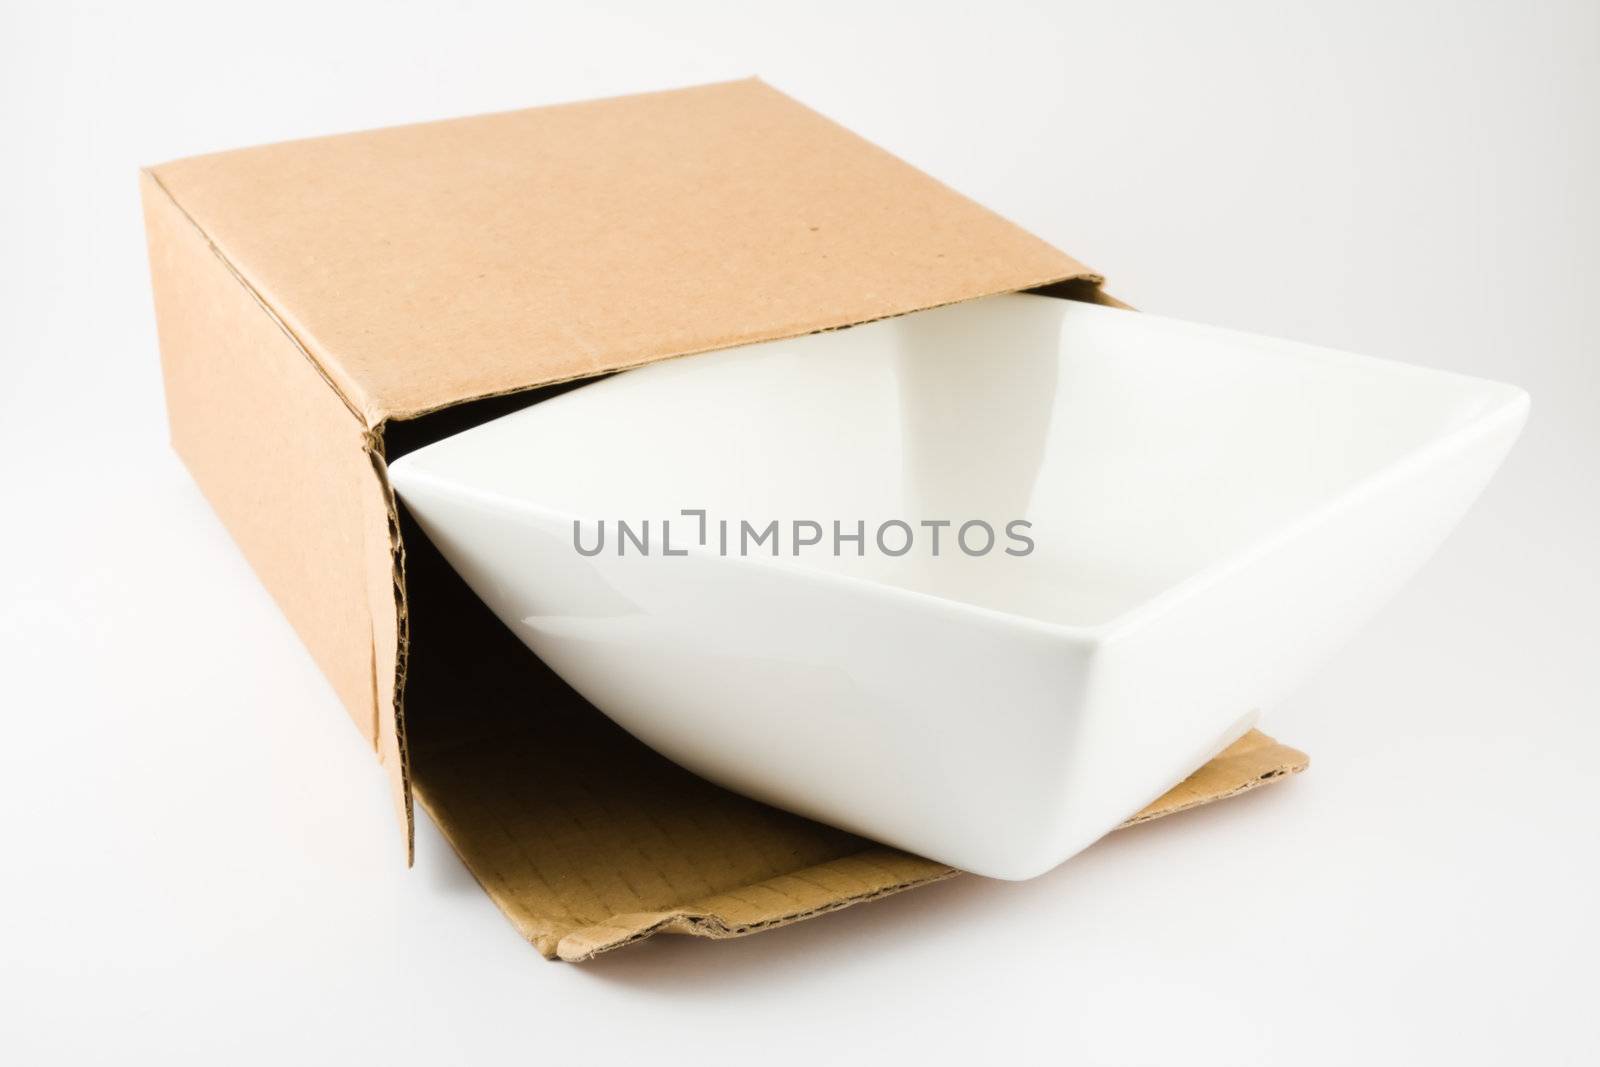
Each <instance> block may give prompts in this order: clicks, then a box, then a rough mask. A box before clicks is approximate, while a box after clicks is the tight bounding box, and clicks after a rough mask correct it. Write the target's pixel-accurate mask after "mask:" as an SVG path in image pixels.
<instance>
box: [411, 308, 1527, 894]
mask: <svg viewBox="0 0 1600 1067" xmlns="http://www.w3.org/2000/svg"><path fill="white" fill-rule="evenodd" d="M1527 409H1528V400H1527V396H1526V394H1524V393H1523V392H1522V391H1521V390H1519V389H1516V388H1514V387H1511V386H1506V385H1499V384H1495V383H1492V382H1486V381H1480V380H1476V379H1471V378H1465V377H1460V376H1457V375H1453V374H1446V373H1442V372H1438V371H1431V370H1424V369H1420V368H1417V367H1411V366H1406V365H1402V364H1398V363H1391V362H1385V361H1381V360H1376V359H1369V358H1364V357H1361V356H1354V355H1348V354H1345V353H1340V352H1332V351H1327V350H1324V349H1320V348H1312V347H1308V346H1305V345H1299V344H1291V343H1288V342H1283V341H1273V340H1266V339H1263V338H1259V337H1253V336H1248V335H1244V334H1239V333H1232V332H1227V331H1223V330H1218V329H1212V328H1208V327H1204V326H1196V325H1191V324H1188V323H1183V322H1174V321H1170V320H1167V319H1161V318H1157V317H1155V316H1152V315H1144V314H1136V313H1133V312H1126V311H1119V310H1113V309H1109V308H1103V307H1098V306H1092V305H1085V304H1080V303H1073V302H1070V301H1065V300H1057V299H1051V298H1046V297H1035V296H1002V297H992V298H989V299H985V300H980V301H974V302H971V303H966V304H960V305H956V306H953V307H949V308H942V309H938V310H934V311H928V312H923V313H920V314H916V315H909V316H905V317H902V318H897V319H891V320H887V321H883V322H877V323H872V324H869V325H865V326H859V327H856V328H854V329H850V330H844V331H839V332H835V333H827V334H818V335H813V336H808V337H802V338H797V339H794V340H789V341H779V342H773V343H769V344H761V345H752V346H748V347H745V348H740V349H733V350H729V351H724V352H717V353H712V354H708V355H702V356H693V357H689V358H685V359H679V360H673V361H669V362H665V363H659V364H655V365H652V366H649V367H645V368H642V369H640V370H635V371H630V372H627V373H624V374H620V375H617V376H615V377H612V378H609V379H606V380H604V381H601V382H598V383H596V384H593V385H589V386H586V387H584V388H581V389H578V390H575V391H573V392H570V393H567V394H565V395H563V396H560V397H557V398H555V399H552V400H549V401H546V402H544V403H541V404H538V405H535V406H533V407H530V408H527V409H525V410H523V411H520V412H517V413H516V414H513V415H509V416H506V417H504V418H501V419H498V420H496V421H494V422H490V423H487V424H485V425H482V426H479V427H477V428H475V429H472V430H469V431H467V432H465V433H461V434H458V435H456V436H454V437H450V438H447V439H445V440H442V441H440V442H438V443H436V444H433V445H430V446H428V447H426V448H423V449H421V450H419V451H417V452H415V453H413V454H411V455H409V456H406V457H404V458H402V459H400V460H399V461H398V462H396V463H395V464H394V466H393V467H392V468H391V471H390V474H391V476H392V478H393V480H394V485H395V487H396V489H397V490H398V491H399V494H400V496H401V497H402V498H403V499H404V501H405V503H406V505H407V506H408V507H409V508H410V509H411V511H412V513H413V514H414V515H415V516H416V518H417V520H418V522H420V524H421V525H422V527H423V528H424V529H425V530H426V531H427V533H428V535H429V537H431V538H432V539H433V541H434V542H435V543H436V544H437V545H438V547H439V548H440V549H441V550H442V552H443V553H444V555H445V557H446V558H447V559H448V560H449V561H450V562H451V564H452V565H453V566H454V567H455V568H456V569H457V570H458V571H459V572H460V573H461V574H462V576H463V577H464V578H465V579H466V581H467V582H468V583H469V584H470V585H471V586H472V588H473V589H475V590H476V591H477V593H478V594H479V595H480V596H482V597H483V599H484V600H485V601H486V602H487V603H488V604H489V605H490V607H491V608H493V609H494V611H495V612H496V613H497V614H498V615H499V617H500V618H501V619H503V620H504V621H505V622H506V624H507V625H508V626H510V627H511V628H512V629H513V630H514V631H516V633H517V634H518V635H519V636H520V637H521V638H522V639H523V640H524V641H525V642H526V643H527V644H528V645H529V646H530V647H531V648H532V649H533V650H534V651H535V652H537V653H538V654H539V656H540V657H541V658H542V659H543V660H544V661H545V662H546V663H548V664H549V665H550V666H551V667H552V668H553V669H554V670H556V671H557V672H558V673H559V674H560V675H561V676H562V677H563V678H565V679H566V680H567V681H568V682H569V683H570V684H571V685H572V686H573V687H575V688H576V689H577V690H578V691H579V692H581V693H582V694H583V695H584V696H585V697H587V698H588V699H589V700H590V701H592V702H593V703H594V704H595V705H596V706H597V707H598V708H600V709H601V710H603V711H604V712H605V713H606V714H608V715H610V716H611V717H612V718H613V719H615V720H616V721H617V722H618V723H620V724H621V725H622V726H624V727H625V728H626V729H628V730H629V731H631V732H632V733H634V734H635V735H637V736H638V737H639V738H641V739H642V740H643V741H645V742H646V743H647V744H649V745H651V746H653V747H654V748H656V749H657V750H658V751H660V752H662V753H663V754H665V755H666V756H668V757H669V758H671V759H673V760H675V761H677V762H678V763H680V764H682V765H684V766H686V767H688V768H690V769H691V770H693V771H696V772H698V773H699V774H702V775H704V776H705V777H707V778H710V779H712V780H714V781H716V782H719V783H721V784H723V785H725V786H727V787H729V788H731V789H735V790H738V791H740V792H742V793H746V794H749V795H751V796H754V797H757V798H759V799H761V800H765V801H768V802H770V803H772V804H775V805H778V806H779V807H783V808H787V809H790V810H792V811H796V812H800V813H802V814H804V815H807V816H810V817H813V818H816V819H819V820H821V821H823V822H828V823H832V824H835V825H838V826H842V827H845V828H847V829H850V830H853V831H856V832H858V833H861V834H863V835H865V836H868V837H872V838H876V839H878V840H880V841H884V842H887V843H889V844H893V845H897V846H899V847H901V848H904V849H908V850H910V851H912V852H916V853H920V854H922V855H926V856H930V857H933V858H936V859H939V860H942V861H945V862H947V863H950V864H952V865H954V866H956V867H961V868H965V869H967V870H971V871H975V872H978V873H980V874H986V875H991V876H995V877H1001V878H1025V877H1029V876H1031V875H1035V874H1039V873H1041V872H1043V871H1045V870H1047V869H1049V868H1050V867H1053V866H1055V865H1056V864H1057V863H1060V862H1061V861H1062V860H1063V859H1065V858H1067V857H1068V856H1070V855H1071V854H1073V853H1074V852H1076V851H1077V850H1079V849H1081V848H1083V847H1084V846H1085V845H1087V844H1089V843H1090V842H1091V841H1093V840H1094V839H1095V838H1097V837H1099V836H1100V835H1101V834H1103V833H1105V832H1106V831H1108V830H1110V829H1111V828H1112V827H1114V826H1115V825H1116V824H1117V823H1118V822H1119V821H1121V820H1122V819H1123V818H1124V817H1126V816H1128V815H1129V814H1131V813H1132V812H1134V811H1136V810H1138V809H1139V808H1140V807H1141V806H1143V805H1144V804H1145V803H1146V802H1148V801H1150V800H1152V799H1154V798H1155V797H1156V796H1158V795H1160V794H1161V793H1162V792H1163V791H1165V790H1166V789H1167V788H1169V787H1170V786H1172V785H1173V784H1174V783H1176V782H1178V781H1179V780H1181V779H1182V778H1183V777H1185V776H1186V775H1188V774H1189V773H1190V772H1192V771H1193V770H1195V769H1196V768H1197V767H1199V766H1200V765H1201V764H1203V763H1204V762H1206V760H1208V759H1209V758H1210V757H1211V756H1213V755H1214V754H1216V753H1217V752H1218V751H1220V750H1221V749H1222V748H1224V747H1225V746H1226V745H1228V744H1229V743H1230V742H1232V741H1233V740H1234V739H1235V738H1237V737H1238V736H1240V735H1241V734H1242V733H1244V732H1245V730H1247V729H1248V728H1249V727H1250V726H1251V725H1252V724H1253V723H1254V722H1255V721H1256V718H1257V713H1258V709H1260V708H1263V707H1266V706H1270V705H1271V704H1272V703H1273V702H1274V701H1275V700H1278V699H1279V698H1280V697H1281V696H1282V695H1283V694H1284V693H1285V692H1286V691H1287V690H1288V689H1289V688H1290V687H1291V686H1292V685H1293V684H1294V683H1295V682H1296V681H1297V680H1298V679H1299V678H1300V677H1301V676H1302V675H1303V674H1304V673H1305V672H1306V671H1307V669H1308V668H1310V667H1311V666H1313V665H1314V664H1316V663H1317V662H1318V661H1320V660H1322V659H1323V658H1324V657H1326V656H1327V655H1328V654H1329V653H1330V652H1331V651H1332V650H1333V649H1334V648H1335V647H1336V646H1337V645H1339V644H1340V643H1341V642H1342V641H1344V640H1345V639H1346V638H1347V637H1348V636H1349V635H1350V634H1351V632H1352V631H1354V630H1355V629H1356V628H1357V627H1358V626H1359V625H1360V624H1361V623H1362V622H1363V621H1364V620H1365V619H1366V618H1367V617H1368V616H1370V615H1371V614H1372V613H1373V612H1374V611H1376V610H1377V608H1378V607H1379V606H1380V605H1382V604H1383V603H1384V601H1386V600H1387V599H1388V598H1389V596H1390V595H1391V594H1393V593H1394V592H1395V591H1396V589H1398V588H1399V586H1400V585H1401V584H1402V583H1403V582H1404V581H1405V580H1406V579H1407V578H1408V577H1409V576H1410V575H1411V574H1412V573H1413V572H1414V571H1416V569H1417V568H1418V567H1419V566H1420V565H1421V564H1422V563H1423V561H1424V560H1425V559H1426V558H1427V557H1428V555H1429V554H1430V553H1431V552H1432V551H1433V550H1434V548H1435V547H1436V546H1437V545H1438V544H1439V542H1440V541H1441V539H1443V538H1444V536H1445V535H1446V533H1448V532H1449V530H1450V529H1451V527H1452V526H1454V525H1455V523H1456V522H1457V520H1458V519H1460V517H1461V515H1462V513H1463V512H1464V511H1465V510H1466V508H1467V506H1468V505H1469V504H1470V503H1471V501H1472V500H1473V499H1474V498H1475V497H1476V496H1477V495H1478V493H1479V491H1480V490H1481V489H1482V488H1483V486H1484V484H1485V482H1486V481H1487V480H1488V478H1489V476H1490V475H1491V474H1492V473H1493V471H1494V469H1495V467H1496V466H1497V465H1498V464H1499V463H1500V461H1501V459H1502V458H1503V457H1504V455H1505V453H1506V451H1507V449H1508V448H1509V447H1510V446H1511V444H1512V442H1513V441H1514V440H1515V438H1516V436H1517V434H1518V432H1519V431H1520V429H1521V427H1522V424H1523V421H1524V419H1525V417H1526V413H1527ZM685 510H703V511H705V512H706V530H705V532H706V534H707V537H706V544H705V545H703V546H702V545H700V544H698V543H697V542H698V539H699V533H700V517H699V516H698V515H685V514H683V512H684V511H685ZM574 520H581V527H580V530H579V531H578V532H579V535H580V536H579V538H578V541H577V544H578V545H581V546H582V547H583V548H584V549H585V550H590V549H593V548H594V546H595V541H596V537H597V536H598V524H599V523H600V521H602V520H604V522H605V525H606V535H607V539H606V541H605V547H604V550H603V551H601V552H600V553H599V554H597V555H593V556H587V555H583V554H581V553H580V552H579V550H578V548H577V547H576V546H575V542H574V528H573V527H574ZM618 520H625V521H626V522H627V523H628V524H629V527H630V529H631V530H632V532H633V534H634V536H633V537H632V538H630V539H619V538H618V536H617V534H618V529H617V525H616V524H617V522H618ZM772 520H776V521H777V522H778V523H779V527H778V530H777V537H776V543H777V549H778V552H779V555H778V556H776V557H773V556H772V555H770V554H769V542H767V541H763V542H760V543H758V544H756V545H755V548H754V551H753V552H749V553H747V554H743V555H741V554H740V542H739V533H740V531H741V527H740V523H741V521H743V522H749V523H750V524H751V528H752V530H753V531H755V532H758V533H759V532H764V531H765V529H766V527H767V524H768V523H769V521H772ZM796 520H802V521H807V520H808V521H811V522H815V523H817V524H818V526H819V528H820V529H821V531H822V534H823V536H822V541H821V543H820V544H818V545H803V544H802V545H800V546H799V547H798V555H797V554H795V553H796V544H795V542H801V541H806V540H809V539H810V537H811V536H812V533H813V531H812V528H811V527H810V526H805V525H803V526H801V527H799V528H796V527H795V526H794V522H795V521H796ZM895 520H899V521H901V522H904V523H905V524H906V529H904V530H902V528H901V527H899V526H895V525H888V526H885V525H883V524H885V523H892V522H893V521H895ZM924 520H928V521H935V520H946V521H949V522H951V523H952V525H951V526H949V527H930V526H924V525H922V523H923V521H924ZM646 521H648V523H649V527H650V542H649V552H648V554H646V553H645V552H643V551H642V550H641V549H640V545H639V541H640V537H639V534H640V533H641V532H642V529H643V524H644V523H645V522H646ZM720 521H727V522H729V523H730V524H731V528H732V532H733V535H734V536H733V539H732V540H733V543H732V544H730V546H729V554H728V555H723V554H721V547H720V537H719V529H720V527H719V522H720ZM835 521H838V522H840V523H841V526H840V532H841V533H843V534H849V533H852V532H855V531H856V529H857V526H856V524H857V523H858V522H859V523H862V524H863V525H862V527H861V529H862V530H863V532H864V533H865V538H864V543H863V544H862V546H861V549H860V551H861V554H860V555H858V554H857V546H856V545H855V543H854V542H852V541H849V540H844V541H842V542H841V543H840V544H839V547H840V548H841V549H842V550H843V554H842V555H839V556H835V555H834V554H833V549H834V547H835V545H834V542H833V529H832V523H834V522H835ZM1017 521H1021V522H1023V523H1027V524H1029V525H1026V526H1014V527H1010V533H1009V534H1008V530H1007V528H1008V526H1010V524H1011V523H1013V522H1017ZM663 522H666V523H668V530H669V531H670V532H669V533H668V534H667V536H668V538H669V545H670V548H671V549H672V551H673V552H675V553H676V552H679V551H684V552H685V554H684V555H667V554H665V553H664V551H663V549H664V547H668V546H664V545H663V543H662V538H663ZM977 522H984V523H987V524H989V529H991V530H993V531H994V533H995V543H994V546H993V548H991V549H990V550H989V551H988V552H987V553H985V554H981V555H969V554H967V552H966V551H963V550H962V547H961V544H960V543H958V542H957V540H956V538H957V534H958V532H959V528H960V527H961V526H962V525H963V524H968V523H977ZM880 530H881V531H884V532H886V534H887V536H886V538H885V540H884V543H883V544H882V545H880V544H878V543H877V540H878V539H877V536H876V535H877V533H878V532H879V531H880ZM936 530H937V532H938V533H939V534H940V541H941V543H940V546H939V547H940V553H939V554H938V555H937V556H936V555H934V554H933V552H932V545H931V535H932V534H933V533H934V532H935V531H936ZM983 530H984V528H983V527H982V526H978V525H970V526H968V528H967V532H968V537H967V538H966V542H965V544H966V546H967V548H969V549H972V550H976V549H977V548H979V547H981V546H982V545H983V543H984V541H985V537H984V532H983ZM906 532H909V533H910V534H911V535H912V548H911V549H910V550H909V551H907V552H905V553H904V554H902V555H893V554H891V553H892V552H894V551H895V550H897V549H899V548H900V547H901V546H902V543H903V542H904V541H905V540H906V537H905V533H906ZM1012 535H1020V536H1012ZM1023 538H1026V539H1028V540H1029V541H1031V543H1032V545H1033V549H1032V551H1031V552H1029V553H1028V554H1026V555H1011V554H1007V552H1006V551H1005V550H1006V549H1007V548H1010V549H1012V550H1013V551H1015V552H1021V551H1023V549H1024V542H1023V540H1022V539H1023ZM619 544H620V547H621V549H622V551H623V553H624V554H622V555H619V554H618V549H619ZM746 547H748V546H746ZM528 713H529V714H530V715H537V714H539V709H538V708H537V707H530V708H529V709H528Z"/></svg>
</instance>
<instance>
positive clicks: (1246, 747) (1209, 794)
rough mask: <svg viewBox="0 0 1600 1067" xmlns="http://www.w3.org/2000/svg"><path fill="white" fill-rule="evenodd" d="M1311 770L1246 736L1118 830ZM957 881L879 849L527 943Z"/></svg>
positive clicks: (587, 942)
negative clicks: (949, 879)
mask: <svg viewBox="0 0 1600 1067" xmlns="http://www.w3.org/2000/svg"><path fill="white" fill-rule="evenodd" d="M1310 762H1311V761H1310V758H1309V757H1308V756H1307V755H1306V754H1305V753H1304V752H1301V751H1300V750H1299V749H1295V748H1291V747H1289V746H1288V745H1285V744H1281V743H1279V742H1278V741H1277V740H1275V739H1273V738H1271V737H1269V736H1267V735H1266V734H1263V733H1261V732H1260V731H1258V730H1251V731H1250V732H1249V733H1248V734H1246V735H1245V736H1244V737H1242V738H1240V739H1239V740H1238V741H1235V742H1234V743H1233V744H1232V745H1230V746H1229V747H1228V748H1227V749H1225V750H1224V751H1223V752H1222V753H1221V754H1220V755H1218V756H1217V757H1216V758H1215V759H1213V760H1211V761H1210V762H1209V763H1207V764H1206V765H1205V766H1203V767H1201V768H1200V769H1199V770H1198V771H1196V772H1195V773H1194V774H1192V775H1190V776H1189V777H1188V778H1186V779H1184V780H1183V781H1182V782H1180V783H1179V784H1178V785H1176V786H1174V787H1173V788H1172V789H1170V790H1168V791H1167V792H1166V793H1165V794H1163V795H1162V796H1161V797H1160V798H1159V799H1157V800H1155V801H1154V802H1153V803H1151V804H1149V805H1148V806H1146V807H1145V808H1144V809H1143V810H1141V811H1140V812H1139V813H1138V814H1136V815H1134V816H1133V817H1132V818H1130V819H1128V820H1127V821H1126V822H1124V823H1123V824H1122V826H1123V827H1128V826H1137V825H1139V824H1140V823H1146V822H1150V821H1152V820H1154V819H1160V818H1165V817H1166V816H1168V815H1176V814H1178V813H1180V812H1184V811H1188V810H1190V809H1191V808H1196V807H1199V806H1201V805H1203V804H1210V803H1213V802H1215V801H1218V800H1226V799H1228V798H1229V797H1235V796H1238V795H1239V794H1241V793H1246V792H1249V791H1250V790H1252V789H1257V788H1259V787H1261V786H1263V785H1267V784H1269V783H1271V782H1274V781H1278V780H1280V779H1282V778H1285V777H1287V776H1289V775H1293V774H1298V773H1300V772H1301V771H1303V770H1305V769H1306V768H1307V767H1308V766H1309V765H1310ZM1119 829H1120V827H1119ZM960 873H962V872H960V871H957V870H955V869H954V868H951V867H947V866H945V865H943V864H940V863H935V862H934V861H932V860H927V859H922V858H920V857H917V856H912V855H908V854H907V853H904V852H899V851H897V850H895V849H891V848H886V847H881V846H880V847H874V848H869V849H867V850H865V851H863V852H860V853H857V854H855V855H851V856H845V857H842V858H840V859H836V860H831V861H829V862H827V863H823V864H818V865H816V866H813V867H808V868H805V869H803V870H799V871H795V872H793V873H791V874H785V875H781V876H779V877H777V878H773V879H769V880H768V881H766V882H762V883H758V884H756V885H752V886H749V887H747V888H743V889H740V890H738V891H736V892H732V893H721V894H717V895H716V896H711V897H706V898H704V899H701V900H696V901H692V902H690V903H688V904H685V905H683V906H681V907H677V908H672V909H670V910H667V911H656V912H638V913H633V914H628V915H617V916H613V917H612V918H610V919H608V920H606V921H604V922H600V923H594V924H592V925H589V926H584V927H580V928H578V929H574V930H571V931H569V932H568V933H566V934H565V935H563V936H561V937H559V938H554V937H551V936H549V935H544V936H536V937H534V938H532V940H533V943H534V947H536V948H538V949H539V951H540V952H541V953H543V954H544V955H545V956H546V957H548V958H552V959H561V960H565V961H567V962H579V961H582V960H588V959H592V958H593V957H595V956H597V955H599V954H601V953H603V952H609V951H611V950H612V949H617V948H621V947H623V946H624V945H629V944H632V943H633V942H635V941H640V940H643V939H644V938H647V937H650V936H652V935H653V934H658V933H673V934H691V935H693V936H696V937H707V938H714V939H720V938H730V937H743V936H745V935H746V934H753V933H758V932H760V931H762V930H771V929H774V928H776V927H779V926H787V925H788V924H790V923H796V922H800V921H801V920H804V919H810V918H813V917H815V916H818V915H823V914H826V913H827V912H830V911H838V910H839V909H841V908H848V907H850V906H852V905H855V904H861V903H865V902H866V901H869V900H876V899H878V898H879V897H885V896H889V895H891V894H894V893H899V892H902V891H903V890H907V889H914V888H916V887H917V886H920V885H927V884H929V883H931V882H937V881H941V880H943V879H946V878H951V877H954V876H955V875H957V874H960ZM485 888H486V889H488V890H489V893H490V895H491V896H493V897H496V903H497V904H499V905H500V906H501V908H502V909H503V910H506V911H507V914H508V917H510V918H512V921H513V922H515V921H516V918H515V916H514V915H513V914H512V910H513V908H512V907H508V905H509V904H510V902H508V901H503V900H502V899H501V898H500V897H499V896H497V895H496V893H495V892H494V890H493V888H492V887H489V886H485ZM525 933H526V932H525Z"/></svg>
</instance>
